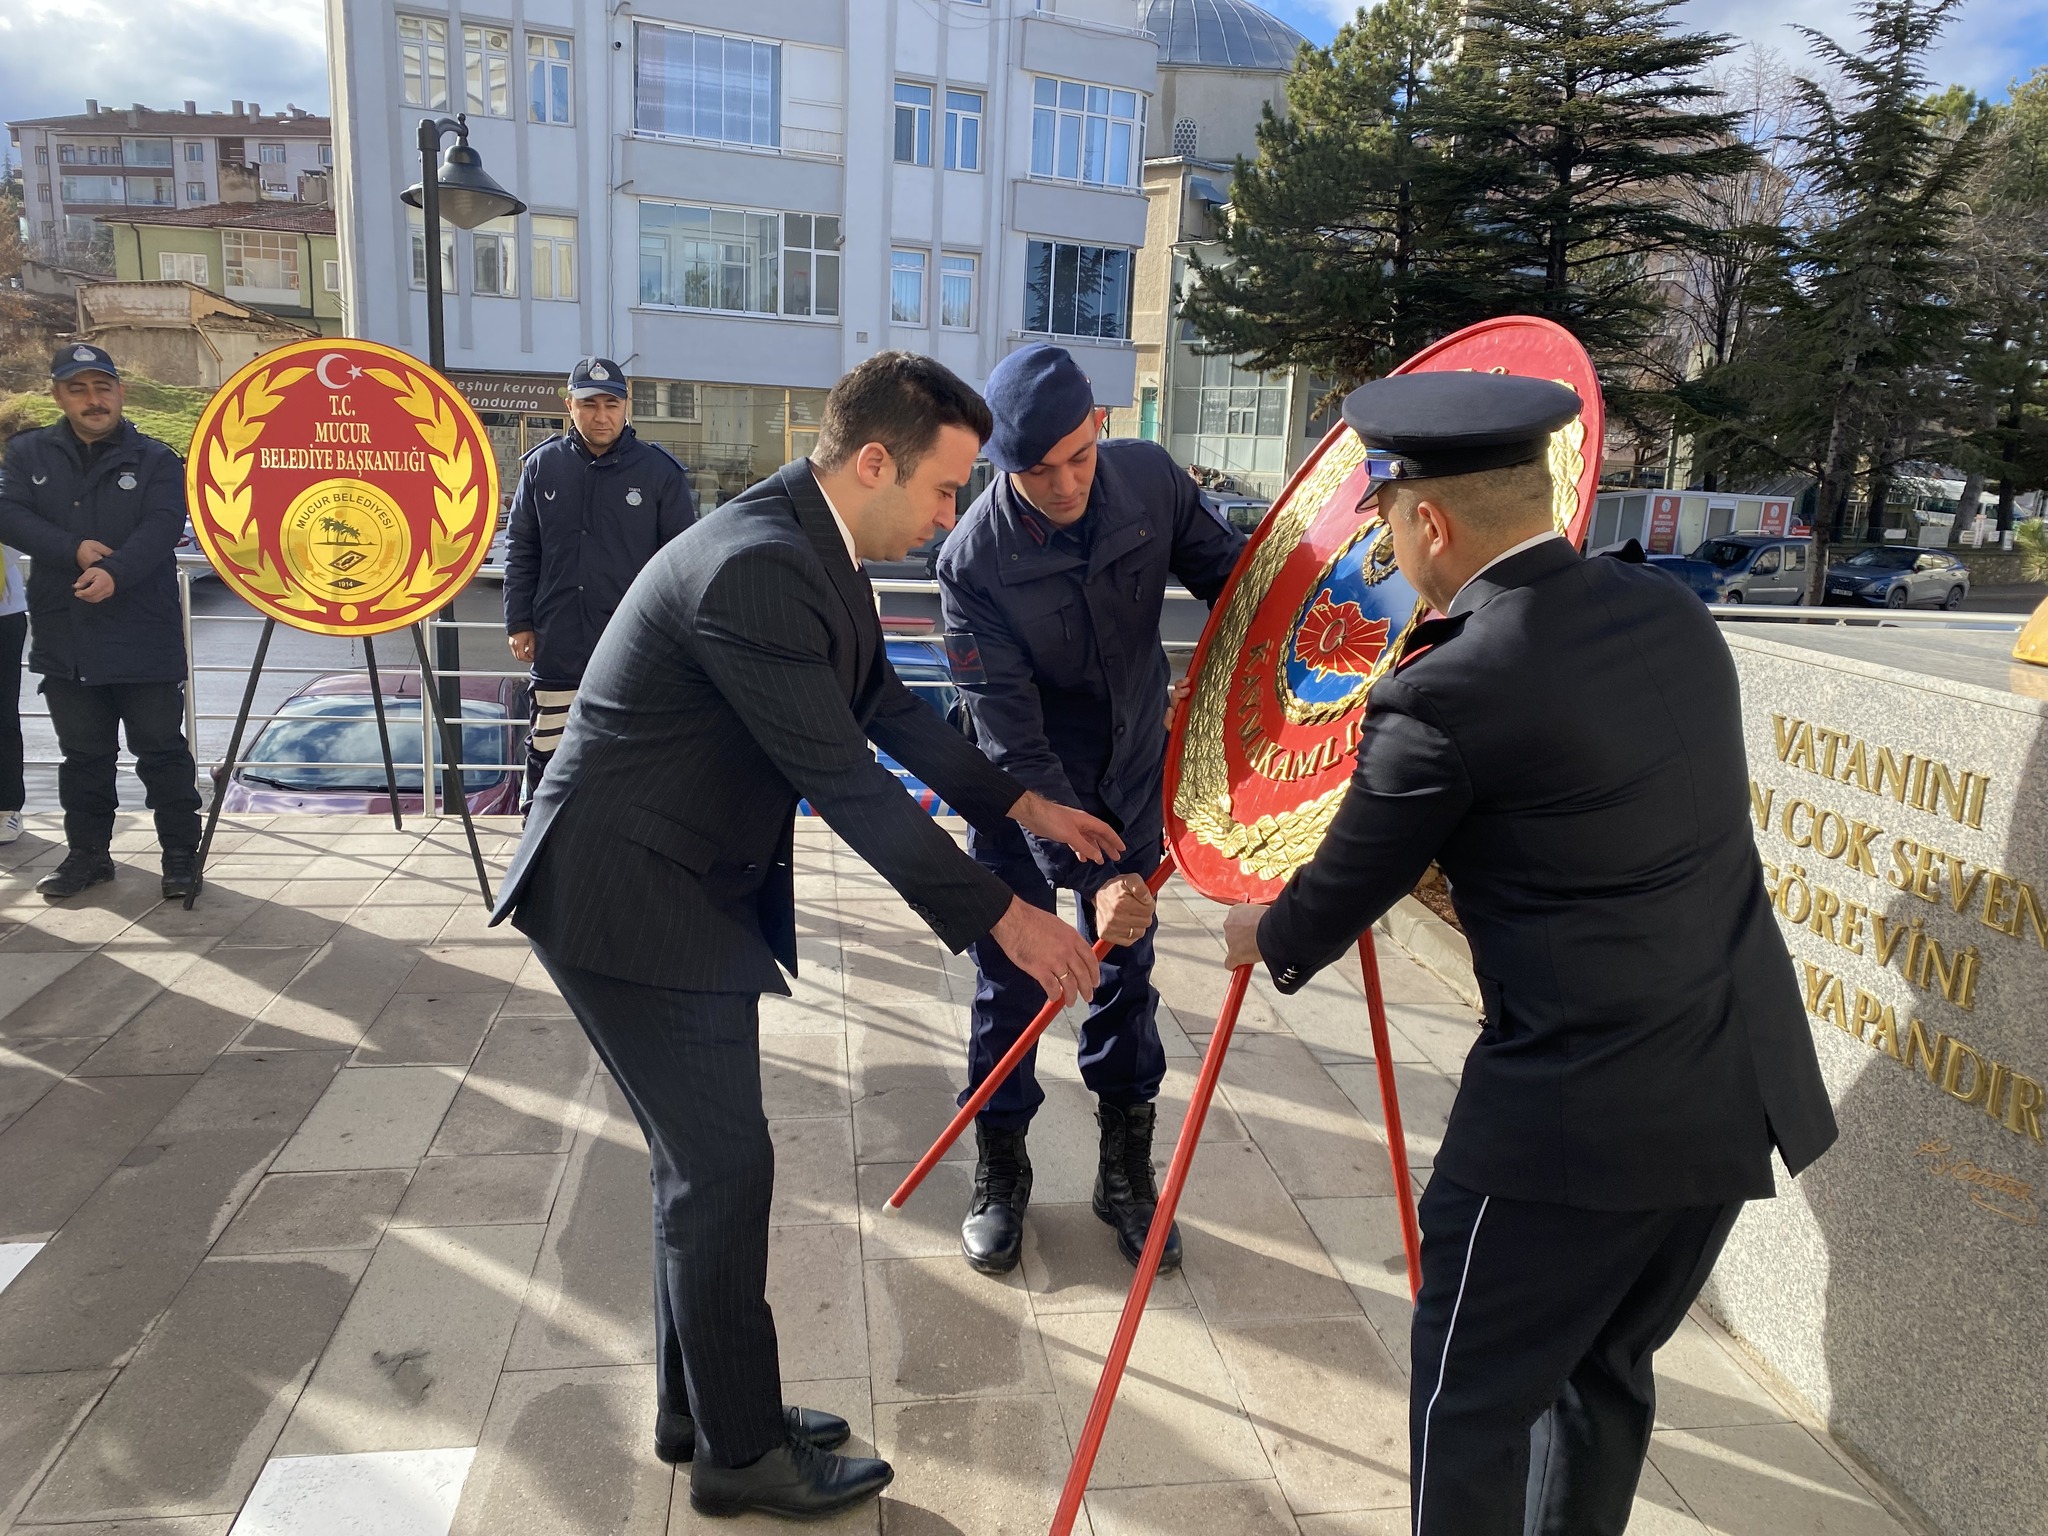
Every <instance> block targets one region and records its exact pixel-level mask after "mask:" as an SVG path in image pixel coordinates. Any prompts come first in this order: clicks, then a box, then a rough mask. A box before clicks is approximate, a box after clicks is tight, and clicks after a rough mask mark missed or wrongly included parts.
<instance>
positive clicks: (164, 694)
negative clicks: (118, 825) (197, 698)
mask: <svg viewBox="0 0 2048 1536" xmlns="http://www.w3.org/2000/svg"><path fill="white" fill-rule="evenodd" d="M43 698H44V700H45V702H47V703H48V704H49V706H50V724H51V725H52V726H54V727H55V728H56V732H57V749H58V750H59V751H60V752H62V753H63V754H64V761H63V762H62V763H61V764H59V765H58V768H57V799H58V801H59V802H60V803H62V805H63V807H64V841H65V842H66V843H68V844H70V845H71V846H72V847H73V848H84V849H91V850H95V851H97V850H103V849H105V848H106V847H107V846H108V845H109V844H110V843H112V841H113V838H114V813H115V812H116V811H118V810H119V809H120V806H121V795H120V788H119V785H118V782H117V778H116V775H117V770H118V767H119V763H120V751H121V741H120V735H119V733H121V732H126V733H127V737H128V750H129V751H130V752H133V753H134V754H135V776H136V777H137V778H138V779H140V780H142V790H143V798H144V800H145V802H146V803H147V804H148V806H149V808H150V809H151V810H152V811H154V812H155V813H156V840H157V842H158V843H160V844H161V845H162V846H164V847H165V848H182V849H193V848H197V847H198V846H199V832H200V827H199V805H200V800H199V771H198V769H197V768H195V767H194V766H193V764H192V749H191V747H190V746H188V745H187V744H186V741H185V689H184V685H183V684H182V683H74V682H71V681H69V680H68V679H65V678H61V677H46V678H44V679H43Z"/></svg>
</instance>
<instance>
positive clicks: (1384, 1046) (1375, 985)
mask: <svg viewBox="0 0 2048 1536" xmlns="http://www.w3.org/2000/svg"><path fill="white" fill-rule="evenodd" d="M1358 960H1359V965H1360V967H1361V968H1362V969H1363V970H1364V972H1365V1011H1366V1013H1367V1015H1368V1016H1369V1017H1370V1018H1371V1019H1372V1059H1373V1063H1374V1065H1375V1066H1376V1067H1377V1068H1378V1069H1379V1078H1380V1110H1381V1113H1382V1114H1383V1115H1384V1116H1385V1117H1386V1122H1387V1159H1388V1161H1389V1162H1391V1163H1392V1164H1393V1165H1394V1193H1395V1194H1396V1195H1397V1196H1399V1197H1400V1199H1399V1204H1398V1205H1397V1206H1396V1207H1395V1208H1396V1209H1397V1210H1399V1211H1400V1213H1401V1247H1402V1249H1403V1250H1404V1251H1405V1252H1406V1253H1407V1255H1408V1295H1409V1297H1410V1298H1411V1299H1412V1298H1414V1297H1416V1296H1418V1295H1420V1294H1421V1293H1422V1225H1421V1223H1420V1222H1418V1221H1417V1220H1416V1219H1415V1184H1414V1181H1413V1180H1412V1179H1410V1178H1409V1176H1408V1138H1407V1136H1406V1134H1405V1133H1404V1132H1403V1131H1402V1129H1401V1093H1400V1090H1399V1088H1397V1087H1396V1086H1395V1084H1394V1048H1393V1043H1392V1041H1391V1040H1390V1039H1389V1038H1388V1035H1387V1000H1386V999H1385V998H1384V997H1383V996H1381V995H1380V958H1379V951H1378V950H1377V949H1375V948H1374V947H1373V942H1372V930H1371V929H1370V928H1368V929H1366V930H1365V932H1364V933H1362V934H1360V935H1359V937H1358Z"/></svg>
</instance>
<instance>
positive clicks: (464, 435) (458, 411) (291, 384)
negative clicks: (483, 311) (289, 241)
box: [185, 340, 498, 635]
mask: <svg viewBox="0 0 2048 1536" xmlns="http://www.w3.org/2000/svg"><path fill="white" fill-rule="evenodd" d="M185 482H186V499H187V502H188V504H189V506H190V507H191V510H192V528H193V532H194V533H195V534H196V535H197V536H198V539H199V544H200V547H201V548H203V549H204V550H205V551H206V556H207V558H208V559H209V560H210V561H212V562H213V568H214V569H215V570H216V571H218V572H219V573H220V576H221V579H222V580H223V581H225V582H226V583H227V584H228V585H229V586H230V587H232V588H233V589H234V590H235V592H236V593H238V594H239V595H240V596H242V597H243V598H245V599H247V601H248V602H249V603H250V604H251V605H252V606H253V607H255V608H256V609H257V610H259V611H260V612H262V613H264V614H267V615H268V616H270V617H271V618H274V619H277V620H279V621H280V622H282V623H286V624H290V625H292V626H293V627H294V628H296V629H305V630H312V631H315V632H316V633H319V634H328V635H379V634H383V633H385V632H386V631H388V630H394V629H402V628H404V627H405V626H406V625H408V624H413V623H416V622H418V621H419V620H420V619H423V618H425V617H427V616H428V615H429V614H431V613H433V612H435V611H436V610H437V609H439V608H441V607H442V606H444V605H445V604H447V603H448V602H449V601H450V600H451V599H452V598H453V597H454V596H455V594H456V593H457V592H459V591H460V590H461V589H462V588H463V586H464V585H466V584H467V583H468V581H469V579H470V578H471V577H472V576H474V575H475V574H476V570H477V567H478V566H480V565H482V564H483V561H484V556H485V554H486V553H488V551H489V549H490V542H491V530H492V523H493V519H494V518H495V516H496V513H497V507H498V471H497V463H496V460H495V459H494V458H493V457H492V454H491V449H490V444H489V442H488V440H487V439H486V438H485V436H484V431H483V427H482V426H481V424H479V423H478V421H477V419H476V413H475V412H474V411H472V410H471V409H470V407H469V403H468V401H466V400H464V399H463V398H462V396H461V395H459V394H458V393H456V391H455V390H454V388H453V387H452V386H450V385H449V384H448V383H447V381H446V380H444V379H442V378H441V376H440V375H439V374H437V373H435V372H434V371H433V370H432V369H430V368H427V367H425V366H424V365H423V364H421V363H419V362H418V361H416V360H415V359H414V358H412V357H410V356H408V355H407V354H406V353H403V352H399V351H396V350H395V349H393V348H390V347H383V346H378V345H377V344H376V343H374V342H367V341H336V340H319V341H305V342H295V343H293V344H292V345H290V346H287V347H280V348H278V349H277V350H276V351H274V352H266V353H265V354H264V355H263V356H261V357H259V358H257V359H256V360H255V361H254V362H252V363H250V364H249V365H248V366H247V367H245V368H243V369H242V370H241V372H239V373H237V374H236V375H235V376H234V377H233V378H232V379H230V380H229V381H228V382H227V384H226V385H225V386H223V387H222V389H221V390H220V392H219V393H218V394H216V395H215V396H214V397H213V400H212V401H211V402H210V403H209V405H208V406H207V409H206V414H205V415H204V416H203V417H202V418H201V419H200V423H199V429H198V431H197V432H195V433H194V434H193V438H192V456H191V459H190V460H189V462H188V463H187V465H186V469H185Z"/></svg>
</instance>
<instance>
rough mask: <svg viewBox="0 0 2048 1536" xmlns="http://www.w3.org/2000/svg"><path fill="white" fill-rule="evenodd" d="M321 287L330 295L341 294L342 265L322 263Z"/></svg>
mask: <svg viewBox="0 0 2048 1536" xmlns="http://www.w3.org/2000/svg"><path fill="white" fill-rule="evenodd" d="M320 286H321V287H322V288H323V289H325V290H326V291H327V292H328V293H339V292H341V263H340V262H338V261H323V262H321V263H320Z"/></svg>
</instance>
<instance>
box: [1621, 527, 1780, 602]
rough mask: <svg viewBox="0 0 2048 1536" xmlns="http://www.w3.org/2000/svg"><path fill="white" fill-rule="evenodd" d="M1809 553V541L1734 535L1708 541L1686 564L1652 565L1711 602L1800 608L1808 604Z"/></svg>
mask: <svg viewBox="0 0 2048 1536" xmlns="http://www.w3.org/2000/svg"><path fill="white" fill-rule="evenodd" d="M1811 548H1812V546H1811V545H1810V544H1809V543H1808V541H1807V540H1806V539H1803V538H1796V539H1795V538H1787V537H1786V536H1785V535H1783V534H1762V533H1731V534H1722V535H1719V536H1717V537H1715V538H1711V539H1708V540H1706V541H1705V542H1704V543H1702V544H1700V545H1699V546H1698V547H1697V548H1696V549H1694V550H1693V552H1692V553H1691V554H1689V555H1687V556H1685V557H1684V558H1683V559H1681V558H1679V557H1678V556H1676V555H1652V556H1650V558H1649V563H1650V564H1651V565H1654V566H1656V567H1657V568H1658V569H1659V570H1663V571H1669V572H1670V573H1671V574H1672V575H1674V576H1676V577H1677V578H1678V579H1679V580H1680V581H1682V582H1684V583H1685V584H1686V585H1687V586H1688V587H1691V588H1692V590H1693V591H1695V592H1697V593H1698V594H1699V595H1700V597H1701V598H1702V599H1704V600H1705V601H1707V602H1710V603H1778V604H1796V603H1803V602H1805V601H1806V579H1807V573H1808V572H1809V571H1810V570H1811V569H1812V567H1811V566H1810V565H1809V564H1808V563H1807V562H1808V560H1809V559H1810V551H1811Z"/></svg>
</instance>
